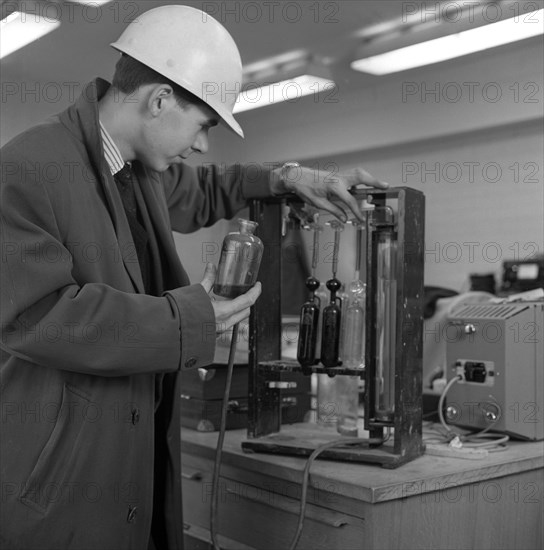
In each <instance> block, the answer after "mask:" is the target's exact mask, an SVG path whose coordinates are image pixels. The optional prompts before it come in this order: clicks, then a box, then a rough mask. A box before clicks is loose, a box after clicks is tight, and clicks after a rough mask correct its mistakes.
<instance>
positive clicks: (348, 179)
mask: <svg viewBox="0 0 544 550" xmlns="http://www.w3.org/2000/svg"><path fill="white" fill-rule="evenodd" d="M274 173H275V175H276V176H277V179H276V181H275V182H274V183H273V184H272V191H273V193H274V194H282V193H285V192H288V193H295V194H297V195H298V196H299V197H300V198H301V199H302V200H303V201H304V202H306V203H308V204H310V205H312V206H314V207H315V208H319V209H321V210H326V211H327V212H330V213H331V214H333V215H334V216H336V217H337V218H338V219H339V220H341V221H342V222H346V221H347V219H348V217H349V216H351V213H352V214H353V215H355V217H356V218H357V219H358V220H359V221H363V215H362V213H361V211H360V209H359V205H358V204H357V201H356V199H355V198H354V197H353V195H352V194H351V193H350V192H349V189H350V188H352V187H354V186H359V185H361V186H363V185H366V186H369V187H376V188H378V189H387V188H388V187H389V184H388V183H386V182H384V181H380V180H378V179H377V178H375V177H374V176H373V175H372V174H369V173H368V172H367V171H366V170H363V169H362V168H354V169H353V170H350V171H348V172H344V173H339V172H334V171H330V170H329V171H327V170H317V169H314V168H307V167H304V166H296V165H284V166H283V167H281V168H278V169H276V170H274ZM332 200H334V201H335V202H336V204H334V203H333V202H331V201H332ZM350 211H351V213H350Z"/></svg>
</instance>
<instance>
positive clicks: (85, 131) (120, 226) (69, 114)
mask: <svg viewBox="0 0 544 550" xmlns="http://www.w3.org/2000/svg"><path fill="white" fill-rule="evenodd" d="M109 87H110V84H109V82H107V81H105V80H103V79H101V78H97V79H95V80H93V81H92V82H90V83H89V84H87V85H86V86H85V87H84V88H83V92H82V94H81V95H80V97H79V98H78V99H77V101H76V102H75V103H74V104H73V105H72V106H70V107H69V108H68V109H67V110H66V111H64V112H63V113H61V115H60V121H61V122H62V123H63V124H64V125H65V126H66V127H67V128H68V129H69V130H70V132H71V133H72V134H73V135H74V136H75V137H76V138H77V139H79V140H80V141H81V142H82V143H83V146H84V148H85V151H86V153H87V155H88V157H89V161H90V164H91V166H92V168H93V170H94V172H95V174H96V175H97V178H98V180H99V182H100V184H101V188H102V190H103V192H104V196H105V198H106V203H107V205H108V210H109V212H110V215H111V218H112V220H113V224H114V227H115V232H116V234H117V240H118V242H119V248H120V253H121V257H122V258H123V263H124V265H125V268H126V270H127V271H128V274H129V276H130V278H131V280H132V283H133V285H134V287H135V289H136V290H137V291H138V292H140V293H143V292H144V283H143V279H142V273H141V270H140V265H139V264H138V262H137V261H136V256H135V251H134V243H133V238H132V233H131V232H130V226H129V225H128V221H127V219H126V215H125V213H124V208H123V202H122V200H121V197H120V195H119V192H118V191H117V187H116V185H115V182H114V180H113V176H112V175H111V171H110V168H109V166H108V163H107V161H106V158H105V156H104V147H103V143H102V138H101V135H100V122H99V118H98V102H99V100H100V99H101V98H102V97H103V96H104V94H105V93H106V91H107V90H108V88H109Z"/></svg>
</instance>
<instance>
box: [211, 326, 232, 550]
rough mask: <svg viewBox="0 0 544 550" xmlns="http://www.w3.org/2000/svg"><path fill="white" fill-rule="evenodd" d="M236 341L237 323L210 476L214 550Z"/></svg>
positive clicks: (217, 544)
mask: <svg viewBox="0 0 544 550" xmlns="http://www.w3.org/2000/svg"><path fill="white" fill-rule="evenodd" d="M237 341H238V323H236V324H235V325H234V327H233V329H232V338H231V341H230V351H229V360H228V364H227V380H226V382H225V391H224V394H223V404H222V406H221V422H220V426H219V437H218V439H217V447H216V449H215V460H214V464H213V478H212V504H211V514H210V535H211V538H212V543H213V547H214V550H221V547H220V546H219V542H218V540H217V510H218V508H219V502H218V501H219V473H220V470H221V455H222V452H223V442H224V440H225V431H226V429H227V409H228V406H229V394H230V386H231V382H232V372H233V370H234V356H235V354H236V344H237Z"/></svg>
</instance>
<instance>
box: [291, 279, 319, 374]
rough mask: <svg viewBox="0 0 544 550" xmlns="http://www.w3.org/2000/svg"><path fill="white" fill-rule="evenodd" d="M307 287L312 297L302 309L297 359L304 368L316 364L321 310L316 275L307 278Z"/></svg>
mask: <svg viewBox="0 0 544 550" xmlns="http://www.w3.org/2000/svg"><path fill="white" fill-rule="evenodd" d="M306 287H307V288H308V290H309V291H310V297H309V299H308V301H307V302H305V303H304V304H303V305H302V308H301V310H300V331H299V336H298V349H297V359H298V362H299V363H300V364H301V365H302V367H303V369H304V368H307V367H310V366H312V365H315V363H316V362H317V360H316V356H315V355H316V346H317V328H318V321H319V312H320V307H319V306H320V300H319V297H317V296H316V294H315V292H316V290H317V289H318V288H319V281H318V280H317V279H316V278H315V277H309V278H308V279H307V280H306Z"/></svg>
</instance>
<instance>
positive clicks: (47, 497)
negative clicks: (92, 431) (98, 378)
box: [21, 384, 90, 513]
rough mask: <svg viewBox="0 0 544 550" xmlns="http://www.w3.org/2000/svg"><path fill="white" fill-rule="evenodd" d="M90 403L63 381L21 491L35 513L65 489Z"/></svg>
mask: <svg viewBox="0 0 544 550" xmlns="http://www.w3.org/2000/svg"><path fill="white" fill-rule="evenodd" d="M89 402H90V398H89V397H88V396H87V395H86V394H85V393H84V392H82V391H81V390H79V389H78V388H75V387H74V386H70V385H69V384H64V387H63V390H62V401H61V405H60V408H59V413H58V416H57V419H56V422H55V427H54V428H53V431H52V432H51V435H50V436H49V439H48V440H47V443H46V444H45V447H44V448H43V450H42V452H41V453H40V456H39V457H38V461H37V462H36V465H35V466H34V469H33V470H32V472H31V474H30V477H29V478H28V480H27V482H26V484H25V487H24V489H23V492H22V494H21V501H22V502H23V503H24V504H26V505H27V506H29V507H31V508H32V509H34V510H36V511H38V512H41V513H45V512H46V511H47V509H48V507H49V506H50V505H51V504H52V503H54V502H58V501H59V500H60V499H61V496H62V494H63V492H64V493H65V492H66V487H65V485H66V483H65V479H66V476H67V473H68V469H69V468H70V465H71V464H72V463H73V460H75V457H76V455H77V448H78V439H79V437H80V435H81V431H82V428H83V424H84V423H85V411H86V407H87V406H88V404H89Z"/></svg>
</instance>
